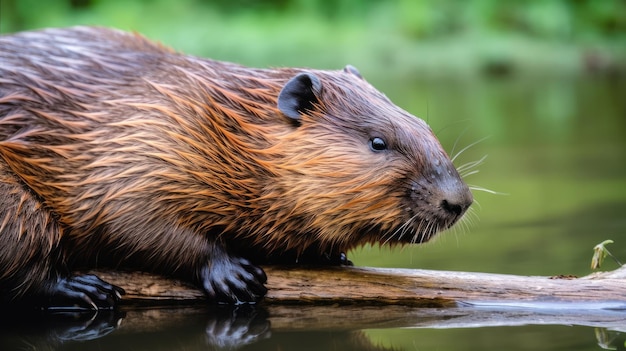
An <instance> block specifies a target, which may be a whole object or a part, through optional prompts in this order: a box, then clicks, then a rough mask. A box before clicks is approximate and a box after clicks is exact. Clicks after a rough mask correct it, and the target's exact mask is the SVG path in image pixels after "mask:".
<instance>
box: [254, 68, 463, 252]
mask: <svg viewBox="0 0 626 351" xmlns="http://www.w3.org/2000/svg"><path fill="white" fill-rule="evenodd" d="M278 109H279V110H280V112H281V113H282V114H284V116H286V117H287V118H288V119H289V120H290V121H291V123H292V124H293V129H292V130H291V132H289V133H285V134H284V135H281V136H280V137H279V142H278V143H277V144H276V148H278V149H280V153H281V154H282V155H283V157H281V159H280V160H277V161H276V162H277V163H278V164H276V166H277V168H276V169H277V170H278V177H276V178H275V179H274V182H273V183H272V184H270V185H269V186H268V190H267V192H266V194H268V196H269V197H271V198H274V199H275V200H276V203H275V204H274V205H273V206H272V207H271V208H270V209H269V210H268V212H267V213H268V214H274V215H275V218H277V219H276V222H275V225H276V227H277V228H278V227H282V228H281V229H282V230H279V231H281V232H284V231H285V230H286V231H289V232H290V233H291V234H290V235H289V237H290V240H289V241H291V242H293V243H294V245H302V244H305V245H306V243H307V242H311V243H313V242H315V243H318V244H319V243H321V244H322V245H321V246H322V247H325V248H332V249H333V250H348V249H350V248H351V247H354V246H355V245H358V244H363V243H368V242H369V243H398V242H402V243H421V242H425V241H428V240H429V239H430V238H432V237H433V235H434V234H436V233H437V232H439V231H441V230H444V229H447V228H449V227H450V226H452V225H453V224H454V223H455V222H457V220H459V218H461V217H462V216H463V214H464V213H465V211H466V210H467V209H468V207H469V206H470V205H471V204H472V201H473V198H472V193H471V192H470V190H469V188H468V186H467V185H466V184H465V183H464V182H463V181H462V180H461V177H460V176H459V173H458V172H457V170H456V169H455V167H454V166H453V165H452V162H451V161H450V158H449V157H448V155H447V154H446V152H445V151H444V150H443V148H442V147H441V145H440V144H439V142H438V140H437V138H436V137H435V135H434V134H433V132H432V130H431V129H430V128H429V127H428V125H427V124H426V123H425V122H424V121H422V120H421V119H419V118H417V117H415V116H412V115H411V114H409V113H407V112H406V111H404V110H402V109H400V108H398V107H397V106H395V105H394V104H393V103H392V102H391V101H390V100H389V99H388V98H387V97H385V95H383V94H382V93H380V92H379V91H377V90H376V89H375V88H373V87H372V86H371V85H370V84H368V83H367V82H366V81H365V80H364V79H363V78H362V77H361V76H360V74H359V73H358V71H356V69H354V68H353V67H350V66H348V67H346V68H345V69H344V70H343V71H340V72H328V71H308V72H306V71H305V72H301V73H299V74H297V75H296V76H295V77H293V78H291V79H290V80H289V81H288V82H287V83H286V84H285V85H284V87H283V88H282V91H281V92H280V95H279V97H278ZM285 211H286V212H285ZM281 217H284V219H283V220H281ZM287 218H288V220H286V219H287ZM285 223H288V225H285ZM293 236H297V238H294V237H293ZM296 243H297V244H296ZM290 246H291V245H290Z"/></svg>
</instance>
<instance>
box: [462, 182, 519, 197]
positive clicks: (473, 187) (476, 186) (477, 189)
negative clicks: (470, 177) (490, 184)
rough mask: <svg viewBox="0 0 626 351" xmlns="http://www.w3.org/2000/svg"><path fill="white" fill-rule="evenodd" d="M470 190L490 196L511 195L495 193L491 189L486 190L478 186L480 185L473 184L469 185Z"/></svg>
mask: <svg viewBox="0 0 626 351" xmlns="http://www.w3.org/2000/svg"><path fill="white" fill-rule="evenodd" d="M468 186H469V188H470V189H471V190H476V191H483V192H485V193H489V194H493V195H509V194H507V193H501V192H499V191H495V190H491V189H487V188H484V187H482V186H478V185H473V184H468Z"/></svg>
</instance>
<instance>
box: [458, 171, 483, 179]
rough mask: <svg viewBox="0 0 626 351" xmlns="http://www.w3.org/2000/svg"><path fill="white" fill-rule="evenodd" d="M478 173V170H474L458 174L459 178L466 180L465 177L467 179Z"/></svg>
mask: <svg viewBox="0 0 626 351" xmlns="http://www.w3.org/2000/svg"><path fill="white" fill-rule="evenodd" d="M479 172H480V171H479V170H477V169H475V170H473V171H469V172H467V173H462V172H459V174H460V175H461V178H467V177H469V176H471V175H473V174H476V173H479Z"/></svg>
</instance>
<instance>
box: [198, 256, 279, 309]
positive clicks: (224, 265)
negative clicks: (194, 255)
mask: <svg viewBox="0 0 626 351" xmlns="http://www.w3.org/2000/svg"><path fill="white" fill-rule="evenodd" d="M200 276H201V279H202V286H203V287H204V290H205V292H206V295H207V297H208V298H209V299H210V300H213V301H215V302H218V303H229V304H241V303H251V302H252V303H253V302H257V301H259V300H260V299H261V298H263V296H265V293H266V292H267V288H265V286H264V285H263V283H265V282H266V281H267V277H266V275H265V272H263V270H262V269H261V268H259V267H257V266H255V265H253V264H252V263H251V262H250V261H248V260H247V259H245V258H242V257H232V256H226V257H225V258H223V259H221V260H220V259H215V258H214V259H213V260H212V261H211V262H210V263H209V264H207V265H206V266H204V268H203V269H202V271H201V273H200Z"/></svg>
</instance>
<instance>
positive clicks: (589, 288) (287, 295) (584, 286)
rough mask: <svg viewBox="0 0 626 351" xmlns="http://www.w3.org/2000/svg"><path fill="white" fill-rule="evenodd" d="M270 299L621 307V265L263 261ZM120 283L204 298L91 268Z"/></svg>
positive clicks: (139, 292) (151, 294) (163, 302)
mask: <svg viewBox="0 0 626 351" xmlns="http://www.w3.org/2000/svg"><path fill="white" fill-rule="evenodd" d="M264 269H265V272H266V273H267V276H268V281H267V287H268V289H269V291H268V294H267V296H266V297H265V300H264V303H265V304H268V305H277V304H278V305H293V304H298V305H304V304H309V305H329V304H339V305H362V306H367V305H370V306H372V305H378V306H380V305H402V306H415V307H452V306H476V307H489V306H492V307H493V306H500V307H510V308H512V307H521V308H544V309H558V308H561V307H562V306H566V304H570V305H568V306H569V307H568V308H571V306H572V305H571V304H576V306H577V308H583V309H607V308H608V309H613V310H619V309H624V310H626V267H621V268H620V269H618V270H616V271H613V272H608V273H604V274H593V275H590V276H587V277H583V278H572V277H537V276H515V275H506V274H491V273H468V272H452V271H434V270H423V269H393V268H371V267H264ZM92 273H94V274H97V275H99V276H100V277H101V278H102V279H104V280H106V281H109V282H111V283H113V284H116V285H118V286H120V287H122V288H124V289H125V290H126V295H125V296H124V298H123V300H122V304H123V305H125V306H169V305H181V304H183V305H192V304H198V303H206V301H205V298H204V295H203V293H202V292H201V291H200V290H198V289H197V288H196V287H194V286H191V285H189V284H187V283H184V282H181V281H177V280H172V279H168V278H165V277H162V276H157V275H152V274H147V273H141V272H117V271H95V272H92Z"/></svg>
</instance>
